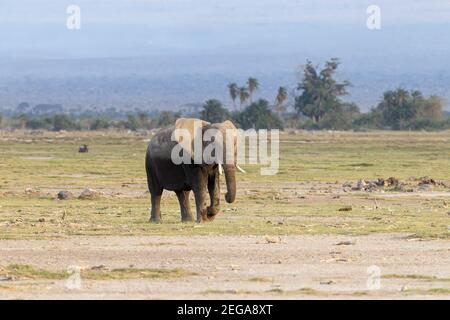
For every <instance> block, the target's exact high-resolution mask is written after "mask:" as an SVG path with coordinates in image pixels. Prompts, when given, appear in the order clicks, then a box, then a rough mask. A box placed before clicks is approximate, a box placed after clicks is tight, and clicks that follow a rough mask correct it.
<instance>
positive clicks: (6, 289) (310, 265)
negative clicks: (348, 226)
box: [0, 234, 450, 299]
mask: <svg viewBox="0 0 450 320" xmlns="http://www.w3.org/2000/svg"><path fill="white" fill-rule="evenodd" d="M406 236H407V235H405V234H376V235H370V236H357V237H349V236H286V237H281V239H280V240H281V241H279V239H277V238H273V239H272V238H266V237H259V236H203V237H201V236H198V237H178V236H176V237H152V236H149V237H69V238H67V239H64V240H31V241H30V240H28V241H22V240H3V241H0V266H6V265H8V264H12V263H22V264H31V265H34V266H37V267H41V268H45V269H49V270H66V269H67V268H68V267H69V266H74V265H75V266H79V267H81V268H91V267H93V266H99V265H104V266H106V267H107V268H119V267H120V268H127V267H134V268H165V269H172V268H182V269H185V270H188V271H192V272H195V273H197V275H189V276H183V277H181V278H172V279H135V280H83V279H81V288H78V289H69V288H68V287H67V281H66V280H5V279H0V298H1V299H74V298H84V299H90V298H97V299H103V298H112V299H115V298H118V299H137V298H138V299H168V298H170V299H198V298H205V299H219V298H225V299H227V298H233V299H250V298H252V299H253V298H255V299H261V298H262V299H264V298H270V299H297V298H305V299H314V298H319V299H322V298H332V299H334V298H336V299H341V298H343V299H349V298H351V299H366V298H375V299H377V298H394V299H404V298H406V299H414V298H443V299H449V298H450V295H449V294H448V292H450V268H449V266H450V241H448V240H429V241H418V239H410V238H407V237H406ZM268 242H274V243H268ZM373 265H375V266H378V267H379V268H380V271H381V276H382V277H381V282H380V284H381V287H380V288H379V289H374V290H370V288H368V286H367V281H368V279H369V277H370V276H371V275H372V276H374V275H375V274H369V273H368V267H370V266H373ZM392 274H396V275H411V274H413V275H416V276H419V277H418V278H421V277H422V278H423V276H434V277H436V278H435V279H431V280H430V279H428V280H426V279H417V277H416V278H412V277H407V278H392V277H388V278H386V276H387V275H392ZM371 279H372V278H371ZM369 280H370V279H369ZM369 282H370V281H369ZM373 283H375V284H376V279H375V282H373ZM432 288H435V289H436V288H438V289H437V290H430V289H432Z"/></svg>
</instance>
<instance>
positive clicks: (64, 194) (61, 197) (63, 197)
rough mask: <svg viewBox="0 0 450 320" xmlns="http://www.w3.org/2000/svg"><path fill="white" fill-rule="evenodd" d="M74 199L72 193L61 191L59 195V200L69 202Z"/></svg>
mask: <svg viewBox="0 0 450 320" xmlns="http://www.w3.org/2000/svg"><path fill="white" fill-rule="evenodd" d="M72 197H73V195H72V193H71V192H70V191H60V192H58V195H57V198H58V200H68V199H70V198H72Z"/></svg>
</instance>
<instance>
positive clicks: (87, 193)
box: [78, 188, 100, 200]
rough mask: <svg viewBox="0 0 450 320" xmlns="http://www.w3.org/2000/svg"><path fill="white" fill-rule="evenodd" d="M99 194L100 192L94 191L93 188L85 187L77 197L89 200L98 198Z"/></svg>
mask: <svg viewBox="0 0 450 320" xmlns="http://www.w3.org/2000/svg"><path fill="white" fill-rule="evenodd" d="M99 196H100V192H98V191H95V190H93V189H89V188H86V189H84V190H83V192H82V193H81V194H80V196H79V197H78V199H81V200H85V199H88V200H91V199H95V198H98V197H99Z"/></svg>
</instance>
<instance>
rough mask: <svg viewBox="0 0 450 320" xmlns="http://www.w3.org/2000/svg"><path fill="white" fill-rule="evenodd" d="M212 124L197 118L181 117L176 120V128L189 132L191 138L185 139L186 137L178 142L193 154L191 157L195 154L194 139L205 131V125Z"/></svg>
mask: <svg viewBox="0 0 450 320" xmlns="http://www.w3.org/2000/svg"><path fill="white" fill-rule="evenodd" d="M207 125H210V123H209V122H206V121H203V120H200V119H195V118H179V119H177V121H176V122H175V129H176V130H186V131H187V132H189V135H190V140H189V141H184V139H181V138H180V139H179V140H178V143H179V144H180V145H181V147H182V148H183V149H184V150H186V151H187V152H189V153H190V154H191V157H193V156H194V154H195V148H194V141H195V139H196V137H197V136H198V135H199V134H200V135H201V134H202V132H203V130H202V129H203V127H205V126H207ZM198 129H200V130H198ZM200 139H201V141H203V137H200Z"/></svg>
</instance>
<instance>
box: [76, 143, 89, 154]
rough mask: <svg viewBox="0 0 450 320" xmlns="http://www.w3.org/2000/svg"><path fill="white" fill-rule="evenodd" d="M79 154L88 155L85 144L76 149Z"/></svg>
mask: <svg viewBox="0 0 450 320" xmlns="http://www.w3.org/2000/svg"><path fill="white" fill-rule="evenodd" d="M78 152H79V153H88V152H89V148H88V146H87V145H86V144H83V145H82V146H81V147H80V148H79V149H78Z"/></svg>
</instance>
